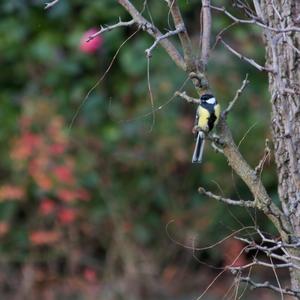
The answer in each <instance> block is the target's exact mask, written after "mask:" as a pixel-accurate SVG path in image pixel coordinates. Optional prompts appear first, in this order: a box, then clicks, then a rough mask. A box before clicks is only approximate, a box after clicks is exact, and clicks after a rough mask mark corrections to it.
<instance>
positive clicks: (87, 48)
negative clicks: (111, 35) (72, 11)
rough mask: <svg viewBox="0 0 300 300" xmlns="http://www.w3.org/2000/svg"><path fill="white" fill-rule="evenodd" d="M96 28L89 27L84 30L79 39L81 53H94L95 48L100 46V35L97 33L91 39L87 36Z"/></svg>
mask: <svg viewBox="0 0 300 300" xmlns="http://www.w3.org/2000/svg"><path fill="white" fill-rule="evenodd" d="M97 31H98V30H97V29H96V28H91V29H89V30H88V31H86V32H85V33H84V34H83V36H82V38H81V40H80V47H79V49H80V51H81V52H83V53H89V54H90V53H95V52H96V51H97V49H99V48H100V47H101V45H102V44H103V38H102V37H101V36H100V35H97V36H96V37H94V38H93V39H91V40H89V38H90V37H91V36H92V35H93V34H95V33H96V32H97Z"/></svg>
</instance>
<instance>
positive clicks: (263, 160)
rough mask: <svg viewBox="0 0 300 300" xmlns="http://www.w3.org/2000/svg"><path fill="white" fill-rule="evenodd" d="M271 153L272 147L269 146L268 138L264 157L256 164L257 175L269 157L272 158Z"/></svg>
mask: <svg viewBox="0 0 300 300" xmlns="http://www.w3.org/2000/svg"><path fill="white" fill-rule="evenodd" d="M270 155H271V149H270V146H269V140H268V139H266V142H265V150H264V154H263V157H262V158H261V160H260V161H259V163H258V165H257V166H256V168H255V170H254V171H255V174H256V175H258V174H259V173H261V172H262V170H263V168H264V165H265V162H266V160H267V159H268V158H270Z"/></svg>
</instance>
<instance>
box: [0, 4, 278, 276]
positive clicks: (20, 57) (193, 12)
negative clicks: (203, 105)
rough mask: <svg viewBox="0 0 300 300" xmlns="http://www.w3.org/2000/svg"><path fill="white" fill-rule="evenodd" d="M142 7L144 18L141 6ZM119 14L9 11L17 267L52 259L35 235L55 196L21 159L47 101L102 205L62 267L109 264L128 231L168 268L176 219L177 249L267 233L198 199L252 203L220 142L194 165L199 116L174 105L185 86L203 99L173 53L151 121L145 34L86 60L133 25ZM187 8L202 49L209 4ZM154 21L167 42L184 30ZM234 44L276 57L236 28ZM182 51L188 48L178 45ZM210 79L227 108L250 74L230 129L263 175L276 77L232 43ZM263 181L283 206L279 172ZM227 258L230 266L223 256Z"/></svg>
mask: <svg viewBox="0 0 300 300" xmlns="http://www.w3.org/2000/svg"><path fill="white" fill-rule="evenodd" d="M135 2H136V4H137V6H138V7H139V8H140V9H141V8H142V5H141V1H135ZM111 3H112V1H110V0H102V1H90V2H89V3H85V1H81V0H73V1H63V0H61V1H60V2H59V3H58V4H57V5H55V6H54V7H53V8H51V9H49V10H47V11H45V10H43V3H42V2H41V1H38V0H32V1H25V0H14V1H5V3H1V4H0V20H1V21H0V53H1V56H0V62H1V72H0V85H1V93H0V101H1V111H0V120H1V131H0V142H1V145H2V147H1V149H0V153H1V158H2V159H1V161H0V176H1V184H2V185H5V184H8V183H10V184H12V183H14V184H18V185H19V186H22V187H23V188H24V189H25V196H24V198H23V200H22V201H20V202H19V201H16V202H7V201H5V199H3V201H2V202H1V203H0V215H1V218H2V220H1V222H6V223H7V224H9V229H8V232H7V233H5V234H3V235H2V236H1V239H2V241H1V245H2V246H1V248H0V250H1V252H2V254H1V255H4V256H5V257H9V256H10V254H12V253H10V251H11V249H14V251H13V253H16V254H17V255H16V256H17V257H19V255H18V254H20V252H22V254H23V255H22V257H21V261H26V260H27V259H28V258H29V257H31V256H32V255H33V253H37V252H39V251H42V250H41V249H40V248H39V247H37V248H36V246H32V243H31V242H30V239H29V238H28V234H29V232H30V230H31V229H32V227H31V225H30V224H31V223H30V220H33V219H34V218H37V217H38V216H39V211H38V209H37V208H38V207H39V203H40V202H41V201H42V200H41V199H42V198H43V197H44V196H45V194H46V195H47V196H49V195H48V194H47V193H48V192H47V191H46V192H45V191H44V190H41V188H40V187H38V186H36V185H31V184H26V186H25V185H24V182H25V181H26V182H27V181H28V177H30V176H31V175H30V174H28V172H27V171H25V173H24V175H23V177H21V178H20V174H19V172H18V170H16V169H15V168H14V164H15V162H14V161H13V160H12V159H11V152H12V149H13V141H15V140H17V139H20V138H21V132H22V128H20V127H22V126H23V125H22V124H21V123H20V120H22V118H23V117H24V116H26V115H27V114H28V107H30V108H31V110H32V111H33V112H34V114H35V115H38V114H39V109H40V108H39V107H40V106H39V104H40V103H41V102H46V103H47V106H46V107H48V108H47V110H48V113H46V117H45V118H46V120H47V118H48V119H49V120H51V119H52V118H57V117H62V118H63V120H64V126H65V128H64V129H62V131H63V132H64V133H65V134H66V135H67V136H68V141H69V142H68V143H69V144H68V154H66V155H68V156H70V157H71V158H72V161H74V168H75V170H76V171H75V170H74V172H75V173H74V174H75V175H74V176H76V180H77V181H78V186H83V187H84V188H85V189H86V190H88V192H89V194H90V195H91V199H90V201H87V202H84V203H81V204H80V210H81V213H80V215H81V217H80V221H74V223H73V224H72V226H71V228H69V229H68V230H70V231H71V232H73V233H74V232H75V236H76V238H75V241H74V240H72V238H70V237H69V238H65V240H64V241H65V243H70V245H72V246H70V245H69V246H67V245H64V244H63V243H62V244H60V247H58V249H56V250H59V251H58V252H59V257H63V258H64V259H65V260H68V258H69V253H70V252H69V251H72V249H73V250H74V251H75V250H76V251H77V250H78V251H79V252H80V254H79V256H80V259H79V261H80V264H79V265H89V264H92V265H93V263H94V260H96V261H98V260H99V259H100V260H104V259H105V257H106V256H107V255H108V251H109V249H110V246H111V245H112V243H113V242H114V239H115V236H116V235H117V233H118V232H119V230H120V228H122V230H124V232H125V233H124V234H125V235H126V236H127V238H128V239H129V240H133V241H134V243H136V244H138V245H140V246H142V247H147V248H148V249H152V251H154V253H156V256H157V257H156V259H157V263H158V265H162V264H167V263H168V262H172V261H173V260H174V255H173V254H169V255H168V254H166V252H165V251H166V249H169V247H170V245H171V244H173V242H172V241H171V240H170V239H169V237H168V235H167V233H166V224H168V223H169V222H170V220H175V223H173V224H171V225H170V226H169V231H170V234H171V235H172V236H173V238H175V239H176V240H181V241H184V240H185V236H186V235H187V232H193V233H195V234H197V235H198V237H199V239H200V240H201V244H208V243H210V242H214V241H216V240H217V239H218V238H220V237H223V236H224V235H225V234H226V233H229V232H231V231H232V230H233V229H234V228H235V229H236V228H240V227H241V226H242V225H246V224H248V225H253V223H254V221H253V220H254V219H255V218H256V221H257V219H259V222H262V221H261V220H260V219H262V218H260V217H259V214H258V215H257V214H256V213H255V212H253V211H248V210H245V209H238V208H232V207H227V206H226V205H224V204H222V203H217V202H215V201H214V200H212V199H208V198H206V197H203V196H200V195H199V194H198V193H197V188H198V187H199V186H204V187H206V188H207V189H210V190H212V191H214V192H215V193H216V194H220V195H223V196H226V197H232V198H234V199H240V198H241V199H248V198H249V197H251V195H250V193H249V191H248V190H247V188H246V187H245V185H244V184H243V183H242V182H241V181H240V180H239V179H238V178H237V177H236V176H235V175H234V174H233V172H232V171H231V169H230V167H229V166H228V164H227V162H226V160H225V159H224V157H223V156H222V155H219V154H217V153H214V152H213V150H212V148H211V147H209V145H208V143H207V145H206V150H205V154H204V163H203V164H202V165H192V164H191V155H192V151H193V146H194V139H193V136H192V133H191V129H192V126H193V119H194V113H195V107H193V106H191V105H188V104H186V103H184V102H182V101H181V100H180V99H178V98H174V97H173V94H174V92H175V91H176V90H179V89H180V88H181V87H182V85H183V84H184V88H183V89H184V90H186V91H187V92H188V93H190V94H191V95H195V92H194V91H193V90H192V87H191V84H190V83H187V82H186V79H187V78H186V74H184V73H183V72H181V71H180V70H178V69H177V68H176V66H175V64H174V63H173V62H172V61H171V60H170V58H169V57H168V56H167V55H166V54H165V52H164V51H163V50H162V49H161V48H156V49H155V50H154V51H153V57H152V58H151V60H150V62H149V74H150V77H149V81H150V84H151V90H152V93H153V99H154V108H155V110H154V111H155V112H154V113H151V110H152V106H151V101H150V96H149V90H148V82H147V59H146V56H145V52H144V51H145V49H146V48H147V47H149V46H150V45H151V44H152V42H153V41H152V39H151V38H149V37H148V36H147V35H146V34H145V33H143V32H137V33H136V34H134V32H135V31H136V28H130V29H129V28H121V29H116V30H114V31H111V32H107V33H105V35H103V36H102V38H103V45H102V46H101V48H100V49H99V50H98V51H97V53H95V54H85V53H82V52H80V51H79V43H80V38H81V37H82V35H83V33H84V32H85V31H86V30H88V29H90V28H91V27H99V26H100V25H101V24H102V25H103V24H112V23H114V22H116V21H117V20H118V18H119V17H122V19H123V20H128V19H129V16H128V15H127V13H126V12H125V11H124V10H123V9H122V7H121V6H120V5H117V4H111ZM221 4H222V3H221ZM221 4H220V5H221ZM223 4H225V3H223ZM181 7H182V9H183V15H184V16H185V17H186V20H187V26H188V31H189V33H190V34H191V36H192V40H193V44H194V47H195V49H196V50H197V49H198V36H199V1H188V2H186V1H181ZM235 13H237V12H235ZM144 15H145V17H147V18H153V20H154V22H155V25H156V26H158V27H159V28H161V30H162V31H163V30H165V29H167V28H169V27H170V26H171V27H172V21H171V20H170V16H169V19H168V18H167V17H166V16H168V9H167V7H166V5H165V3H164V1H153V2H151V3H150V2H149V4H148V5H147V7H146V9H145V11H144ZM213 17H214V21H213V43H214V42H215V41H214V39H215V37H216V35H217V33H218V32H220V30H221V29H223V28H224V27H225V26H228V25H229V24H230V20H229V19H228V18H226V17H225V16H223V15H221V14H219V13H214V14H213ZM132 34H133V36H132V37H131V38H130V39H129V40H128V41H127V42H126V44H125V45H123V46H122V48H121V49H120V48H119V47H120V45H121V44H122V43H123V41H124V40H125V39H126V38H128V37H129V36H130V35H132ZM224 39H225V40H226V41H227V42H229V43H230V44H231V45H232V47H234V48H235V49H238V50H239V51H241V52H242V53H244V54H245V55H247V56H251V57H254V58H255V59H256V60H257V61H258V62H263V59H264V49H263V47H262V46H261V45H262V42H261V38H260V32H259V31H258V30H257V28H255V27H248V26H235V27H232V28H231V29H230V30H228V31H227V32H226V33H224ZM173 41H174V42H175V43H176V44H177V45H179V43H178V40H177V39H175V38H174V39H173ZM118 50H120V52H119V53H118V55H117V56H116V57H115V58H114V55H116V52H117V51H118ZM112 62H113V64H112V66H111V67H110V63H112ZM108 67H110V69H109V71H108V73H107V74H106V76H105V77H104V79H103V80H101V81H100V78H102V76H103V74H104V73H105V72H106V71H107V69H108ZM208 70H209V76H210V81H211V85H212V87H213V90H214V93H215V94H216V96H217V98H218V99H219V102H220V103H221V106H222V107H225V106H226V104H227V103H228V102H229V101H230V99H232V97H233V96H234V94H235V91H236V90H237V89H238V88H239V86H240V85H241V82H242V80H243V79H244V77H245V74H246V73H248V74H249V80H250V82H251V83H250V85H249V86H248V87H247V89H246V91H245V92H244V93H243V95H242V97H241V98H240V100H239V101H238V103H237V104H236V106H235V107H234V110H233V112H232V113H231V114H230V117H229V125H230V127H231V128H232V130H233V134H234V137H235V140H236V142H237V143H238V144H239V147H240V149H241V152H242V153H243V155H244V156H245V157H246V158H247V160H248V161H249V163H250V164H251V165H252V166H255V165H256V164H257V163H258V162H259V160H260V158H261V156H262V154H263V149H264V140H265V138H266V137H270V133H269V121H268V120H269V119H270V109H269V104H268V97H269V94H268V91H267V77H266V76H265V75H264V74H262V73H259V72H258V71H257V70H256V69H254V68H252V67H251V66H250V65H247V64H245V63H244V62H243V61H241V60H239V59H238V58H236V57H233V56H232V54H231V53H229V52H228V51H226V49H224V48H223V47H222V46H221V45H220V44H217V45H216V47H215V48H214V50H213V52H212V55H211V59H210V63H209V67H208ZM153 118H155V119H153ZM33 120H35V121H36V119H33ZM49 122H50V121H49ZM39 124H40V123H38V122H37V123H36V125H35V126H36V128H34V126H33V127H32V129H31V130H32V131H33V132H37V133H38V134H39V135H41V136H43V135H44V134H47V133H45V132H44V130H43V127H41V126H40V125H39ZM262 177H263V181H264V182H265V184H266V187H267V189H268V191H269V193H270V194H271V195H272V196H273V197H276V179H275V177H274V170H273V166H272V164H269V163H267V165H266V166H265V170H264V172H263V174H262ZM44 221H45V223H46V224H42V225H41V223H43V222H42V221H41V222H39V223H38V224H35V223H34V224H35V225H34V226H36V228H40V227H42V228H44V227H47V226H48V227H49V226H50V225H49V223H47V222H48V221H47V220H44ZM53 222H54V223H53ZM51 224H52V225H51V226H52V227H53V228H54V229H55V230H64V229H61V228H60V225H59V224H56V223H55V221H53V220H52V223H51ZM51 226H50V227H51ZM52 227H51V228H52ZM30 228H31V229H30ZM70 234H71V233H70ZM8 244H9V245H10V246H9V247H8V246H6V245H8ZM82 244H85V245H88V246H87V247H86V249H84V250H80V249H81V245H82ZM181 250H182V249H181ZM181 250H180V249H176V251H175V252H177V251H181ZM56 252H57V251H56ZM175 257H177V256H176V255H175ZM216 259H217V260H220V259H222V257H220V256H219V255H218V254H217V253H216ZM12 260H14V258H12ZM99 272H101V268H100V271H99Z"/></svg>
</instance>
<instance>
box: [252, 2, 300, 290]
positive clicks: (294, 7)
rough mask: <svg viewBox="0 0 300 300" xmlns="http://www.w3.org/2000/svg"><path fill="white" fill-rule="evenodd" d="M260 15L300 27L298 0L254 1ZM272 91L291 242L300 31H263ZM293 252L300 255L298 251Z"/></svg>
mask: <svg viewBox="0 0 300 300" xmlns="http://www.w3.org/2000/svg"><path fill="white" fill-rule="evenodd" d="M254 3H255V6H256V11H257V13H258V16H259V17H260V18H261V19H262V20H263V21H264V23H265V24H266V25H269V26H271V27H275V28H281V29H283V28H285V27H290V26H299V25H300V24H299V19H300V18H299V16H300V2H299V1H298V0H273V1H271V0H261V1H260V2H259V1H254ZM264 42H265V45H266V59H267V61H266V64H267V66H268V67H271V68H272V69H273V71H272V72H270V73H269V90H270V93H271V104H272V119H271V127H272V133H273V143H274V154H275V160H276V166H277V174H278V193H279V197H280V201H281V205H282V209H283V212H284V214H285V215H286V217H287V218H288V219H289V220H290V223H291V232H290V237H289V240H290V242H297V241H299V239H300V151H299V149H300V51H299V50H298V49H299V46H300V33H299V32H288V33H276V32H272V31H270V30H265V31H264ZM293 255H295V256H298V257H299V256H300V253H299V250H298V249H297V250H294V251H293ZM291 283H292V288H294V289H297V290H299V289H300V272H299V270H291Z"/></svg>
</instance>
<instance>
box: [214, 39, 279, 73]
mask: <svg viewBox="0 0 300 300" xmlns="http://www.w3.org/2000/svg"><path fill="white" fill-rule="evenodd" d="M219 39H220V41H221V43H222V44H223V45H224V46H225V47H226V48H227V49H228V50H229V51H230V52H231V53H233V54H235V55H236V56H237V57H238V58H239V59H242V60H244V61H246V62H248V63H249V64H250V65H252V66H253V67H255V68H256V69H258V70H259V71H268V72H272V71H273V70H272V69H270V68H266V67H263V66H261V65H259V64H258V63H257V62H256V61H255V60H253V59H252V58H248V57H246V56H244V55H242V54H240V53H239V52H237V51H236V50H234V49H233V48H232V47H230V46H229V45H228V44H227V43H225V42H224V40H223V39H222V38H221V37H220V38H219Z"/></svg>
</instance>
